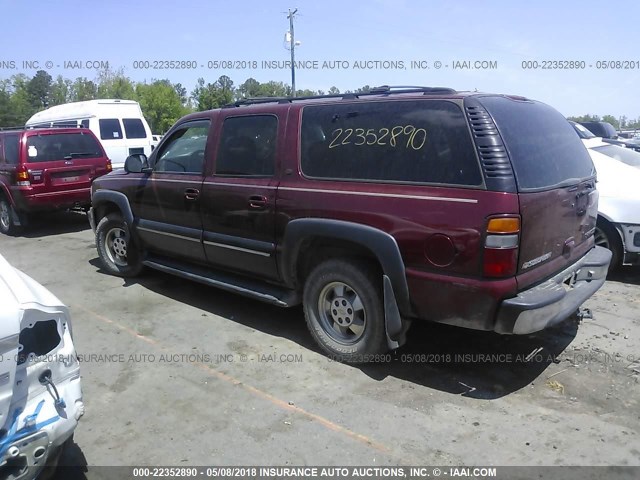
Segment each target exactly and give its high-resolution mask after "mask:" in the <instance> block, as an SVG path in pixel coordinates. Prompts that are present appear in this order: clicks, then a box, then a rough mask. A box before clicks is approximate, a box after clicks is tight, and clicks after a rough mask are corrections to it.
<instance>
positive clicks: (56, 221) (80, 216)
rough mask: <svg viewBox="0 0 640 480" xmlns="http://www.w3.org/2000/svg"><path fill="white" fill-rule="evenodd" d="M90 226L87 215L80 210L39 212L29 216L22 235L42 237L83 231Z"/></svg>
mask: <svg viewBox="0 0 640 480" xmlns="http://www.w3.org/2000/svg"><path fill="white" fill-rule="evenodd" d="M89 228H91V227H90V225H89V220H88V219H87V215H86V214H84V213H83V212H78V211H65V212H51V213H39V214H37V215H32V216H30V217H29V223H28V224H27V225H26V226H25V227H24V229H23V231H22V232H21V233H20V236H22V237H25V238H41V237H48V236H50V235H60V234H64V233H74V232H81V231H83V230H88V229H89Z"/></svg>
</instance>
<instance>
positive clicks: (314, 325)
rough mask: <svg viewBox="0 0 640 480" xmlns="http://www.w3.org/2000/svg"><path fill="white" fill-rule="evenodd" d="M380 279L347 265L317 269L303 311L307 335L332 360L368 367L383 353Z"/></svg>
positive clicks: (362, 265)
mask: <svg viewBox="0 0 640 480" xmlns="http://www.w3.org/2000/svg"><path fill="white" fill-rule="evenodd" d="M380 277H381V276H380V275H379V273H378V272H377V271H376V269H375V268H372V267H371V266H369V265H367V264H366V263H361V262H353V261H351V260H346V259H333V260H327V261H325V262H323V263H321V264H320V265H318V266H317V267H316V268H315V269H314V270H313V271H312V272H311V274H310V275H309V277H308V278H307V281H306V282H305V287H304V295H303V305H304V313H305V319H306V321H307V326H308V327H309V331H310V332H311V335H313V337H314V339H315V340H316V342H317V343H318V345H320V347H321V348H322V349H323V350H324V351H325V352H326V353H328V354H329V355H330V356H331V357H334V358H335V359H336V360H339V361H343V362H346V363H361V362H366V361H368V358H367V357H370V356H371V355H375V354H380V353H384V352H385V351H387V348H388V347H387V343H386V334H385V326H384V308H383V301H382V292H381V285H380V284H381V282H380V281H378V280H380Z"/></svg>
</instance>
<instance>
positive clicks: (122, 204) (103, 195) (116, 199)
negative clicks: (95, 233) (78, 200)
mask: <svg viewBox="0 0 640 480" xmlns="http://www.w3.org/2000/svg"><path fill="white" fill-rule="evenodd" d="M105 203H113V204H115V205H116V206H117V207H118V208H119V209H120V212H121V213H122V216H123V218H124V221H125V222H127V225H129V226H132V225H133V220H134V218H133V212H132V211H131V205H129V199H128V198H127V196H126V195H125V194H124V193H121V192H115V191H113V190H97V191H95V192H94V193H93V195H91V207H92V212H91V215H94V218H93V220H94V222H95V224H96V225H97V224H98V222H97V219H96V218H95V214H96V210H97V209H99V208H100V205H103V204H105Z"/></svg>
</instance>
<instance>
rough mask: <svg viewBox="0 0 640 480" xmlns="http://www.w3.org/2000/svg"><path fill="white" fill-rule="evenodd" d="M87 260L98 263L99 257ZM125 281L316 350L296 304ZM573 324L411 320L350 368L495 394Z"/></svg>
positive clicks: (559, 344)
mask: <svg viewBox="0 0 640 480" xmlns="http://www.w3.org/2000/svg"><path fill="white" fill-rule="evenodd" d="M90 263H91V264H92V265H94V266H96V267H98V269H99V268H100V263H99V261H98V259H97V258H96V259H93V260H91V261H90ZM99 271H101V270H99ZM101 272H102V271H101ZM102 273H105V272H102ZM105 274H106V273H105ZM131 284H139V285H142V286H143V287H145V288H148V289H149V290H152V291H154V292H155V293H158V294H160V295H163V296H165V297H168V298H172V299H173V300H176V301H178V302H180V303H184V304H188V305H191V306H194V307H196V308H199V309H202V310H204V311H206V312H209V313H211V314H214V315H218V316H220V317H224V318H227V319H229V320H230V321H233V322H236V323H239V324H242V325H244V326H247V327H250V328H253V329H255V330H258V331H260V332H264V333H267V334H269V335H273V336H277V337H282V338H286V339H289V340H291V341H293V342H296V343H297V344H299V345H300V346H302V347H304V348H307V349H310V350H313V351H316V352H319V351H320V350H319V348H318V347H317V346H316V344H315V342H314V341H313V339H312V338H311V335H310V334H309V332H308V330H307V327H306V324H305V321H304V315H303V312H302V308H301V307H294V308H290V309H283V308H278V307H275V306H271V305H267V304H262V303H260V302H258V301H257V300H253V299H246V298H244V297H241V296H239V295H236V294H232V293H227V292H224V291H222V290H219V289H215V288H212V287H208V286H205V285H201V284H198V283H195V282H185V281H180V280H177V279H176V278H175V277H173V276H171V275H169V274H165V273H161V272H156V271H151V270H148V269H147V270H146V271H145V273H143V274H142V275H141V276H140V277H138V278H136V279H134V280H124V286H125V287H126V286H128V285H131ZM577 329H578V325H577V322H575V321H573V320H571V319H570V320H567V321H566V322H564V323H562V324H560V325H558V326H556V327H554V328H551V329H548V330H545V331H542V332H538V333H536V334H532V335H526V336H521V335H517V336H516V335H498V334H496V333H493V332H481V331H475V330H469V329H464V328H458V327H451V326H447V325H439V324H432V323H428V322H414V324H413V325H412V327H411V329H410V331H409V332H408V335H407V338H408V341H407V343H406V344H405V345H404V346H403V347H401V348H399V349H398V350H396V351H394V352H392V353H391V354H389V355H388V356H386V357H384V360H385V361H383V362H379V363H371V364H366V365H360V366H354V367H352V368H358V369H360V370H361V371H362V372H363V373H365V374H366V375H368V376H369V377H371V378H373V379H375V380H382V379H384V378H386V377H388V376H391V377H396V378H399V379H403V380H406V381H408V382H412V383H415V384H419V385H423V386H426V387H429V388H435V389H437V390H440V391H444V392H448V393H452V394H456V395H465V396H466V397H470V398H477V399H495V398H500V397H503V396H505V395H508V394H510V393H512V392H515V391H517V390H519V389H521V388H523V387H524V386H526V385H529V384H530V383H531V382H532V381H534V380H535V379H536V378H538V377H539V376H540V375H541V374H542V372H544V370H545V369H546V368H547V367H548V366H549V365H550V364H551V363H554V362H558V360H557V357H558V356H559V355H560V354H561V353H562V352H563V351H564V350H565V348H566V347H567V346H568V345H569V344H570V343H571V342H572V341H573V339H574V338H575V336H576V334H577Z"/></svg>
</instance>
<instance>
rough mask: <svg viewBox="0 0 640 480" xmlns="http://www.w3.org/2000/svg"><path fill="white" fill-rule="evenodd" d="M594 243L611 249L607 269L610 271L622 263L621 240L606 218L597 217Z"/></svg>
mask: <svg viewBox="0 0 640 480" xmlns="http://www.w3.org/2000/svg"><path fill="white" fill-rule="evenodd" d="M595 244H596V245H598V246H600V247H605V248H608V249H609V250H611V253H612V256H611V263H610V264H609V271H610V272H612V271H614V270H615V269H616V268H618V267H620V266H621V265H622V256H623V254H624V252H623V250H622V240H621V239H620V234H619V233H618V231H617V230H616V228H615V227H614V226H613V225H611V224H610V223H609V222H607V221H606V220H601V219H598V222H597V224H596V232H595Z"/></svg>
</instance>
